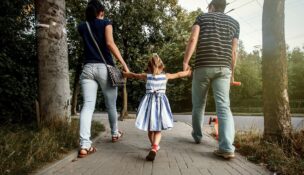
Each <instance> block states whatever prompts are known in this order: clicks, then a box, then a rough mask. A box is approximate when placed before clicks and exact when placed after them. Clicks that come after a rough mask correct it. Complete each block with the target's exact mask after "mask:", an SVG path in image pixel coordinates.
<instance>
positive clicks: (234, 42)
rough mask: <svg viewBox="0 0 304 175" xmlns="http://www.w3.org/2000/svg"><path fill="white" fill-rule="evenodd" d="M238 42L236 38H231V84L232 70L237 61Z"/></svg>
mask: <svg viewBox="0 0 304 175" xmlns="http://www.w3.org/2000/svg"><path fill="white" fill-rule="evenodd" d="M238 41H239V40H238V39H237V38H233V40H232V60H231V71H232V72H231V83H233V82H234V69H235V66H236V60H237V47H238Z"/></svg>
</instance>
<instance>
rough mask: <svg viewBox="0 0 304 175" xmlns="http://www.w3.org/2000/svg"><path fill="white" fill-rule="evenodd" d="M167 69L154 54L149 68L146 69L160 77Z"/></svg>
mask: <svg viewBox="0 0 304 175" xmlns="http://www.w3.org/2000/svg"><path fill="white" fill-rule="evenodd" d="M164 69H165V65H164V63H163V61H162V60H161V59H160V57H159V56H158V55H157V53H153V55H152V57H151V58H150V59H149V62H148V67H147V69H146V71H147V73H150V74H153V75H158V74H160V73H161V72H162V71H163V70H164Z"/></svg>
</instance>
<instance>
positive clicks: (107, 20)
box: [105, 18, 112, 26]
mask: <svg viewBox="0 0 304 175" xmlns="http://www.w3.org/2000/svg"><path fill="white" fill-rule="evenodd" d="M107 25H112V21H111V20H110V19H108V18H106V19H105V26H107Z"/></svg>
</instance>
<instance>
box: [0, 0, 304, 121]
mask: <svg viewBox="0 0 304 175" xmlns="http://www.w3.org/2000/svg"><path fill="white" fill-rule="evenodd" d="M86 2H87V1H86V0H67V1H66V3H67V11H66V13H67V28H68V46H69V66H70V72H71V82H73V78H74V76H75V70H76V68H77V66H78V65H79V63H80V62H81V61H82V49H81V48H82V46H81V40H80V38H79V36H78V33H77V30H76V27H77V25H78V24H79V22H80V21H82V20H84V9H85V7H86ZM104 3H105V5H106V7H107V9H108V10H107V12H106V15H107V17H108V18H110V19H111V20H112V22H113V28H114V37H115V41H116V43H117V45H118V46H119V48H120V50H121V52H122V55H123V57H124V59H125V60H126V61H127V64H128V65H129V67H130V69H131V70H132V71H134V72H143V71H144V70H145V67H146V64H147V59H148V58H149V56H150V55H151V53H153V52H157V53H158V54H159V55H160V57H161V58H162V59H163V61H164V63H165V65H166V71H167V72H176V71H179V70H181V69H182V60H183V53H184V50H185V47H186V43H187V39H188V37H189V34H190V31H191V26H192V24H193V22H194V20H195V17H196V16H197V15H198V14H199V13H201V11H200V10H198V11H196V12H191V13H189V12H186V11H185V10H184V9H182V8H181V7H180V6H178V5H177V1H176V0H163V1H159V0H136V1H134V2H133V1H113V0H105V1H104ZM0 13H1V15H0V35H1V40H0V46H1V50H0V81H1V83H0V97H1V98H0V119H1V121H4V123H5V122H18V123H19V122H20V123H23V122H31V121H34V120H35V105H34V104H35V100H36V99H37V81H38V76H37V57H36V41H35V28H34V23H35V14H34V1H33V0H23V1H10V0H3V1H2V3H1V5H0ZM287 52H288V64H289V65H288V78H289V84H288V85H289V86H288V88H289V96H290V106H291V111H292V112H294V113H303V112H304V81H303V75H304V69H303V67H304V47H302V48H301V47H299V48H289V49H288V50H287ZM192 60H193V59H192ZM235 79H236V80H237V81H241V82H242V86H240V87H232V90H231V106H232V110H233V111H234V112H247V113H248V112H249V113H250V112H261V111H262V81H261V57H260V50H255V51H253V52H251V53H248V52H246V51H245V49H244V46H243V44H242V42H240V47H239V59H238V63H237V67H236V75H235ZM71 84H72V83H71ZM144 86H145V84H144V82H143V81H139V80H128V97H129V103H128V104H129V105H128V107H129V110H132V111H133V110H136V108H137V106H138V103H139V101H140V99H141V97H142V96H143V94H144V93H145V91H144ZM71 87H72V86H71ZM210 94H211V92H210ZM167 95H168V98H169V100H170V103H171V106H172V109H173V112H186V111H191V79H179V80H173V81H170V82H169V84H168V89H167ZM79 99H80V104H81V96H79ZM120 103H121V102H120V97H119V100H118V108H119V106H120ZM96 106H97V109H98V110H104V104H103V97H102V95H101V94H99V98H98V103H97V105H96ZM214 110H215V109H214V100H213V98H212V96H209V98H208V104H207V111H214Z"/></svg>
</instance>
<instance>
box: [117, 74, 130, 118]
mask: <svg viewBox="0 0 304 175" xmlns="http://www.w3.org/2000/svg"><path fill="white" fill-rule="evenodd" d="M125 80H126V84H125V85H124V87H123V89H122V109H121V111H120V116H119V120H120V121H123V120H124V119H125V118H127V117H128V116H129V114H128V92H127V79H125Z"/></svg>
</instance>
